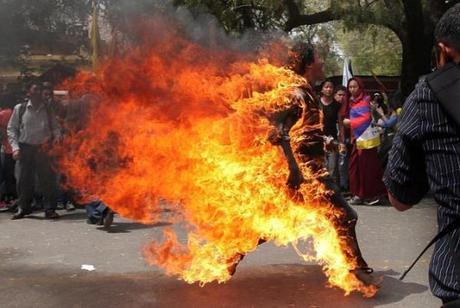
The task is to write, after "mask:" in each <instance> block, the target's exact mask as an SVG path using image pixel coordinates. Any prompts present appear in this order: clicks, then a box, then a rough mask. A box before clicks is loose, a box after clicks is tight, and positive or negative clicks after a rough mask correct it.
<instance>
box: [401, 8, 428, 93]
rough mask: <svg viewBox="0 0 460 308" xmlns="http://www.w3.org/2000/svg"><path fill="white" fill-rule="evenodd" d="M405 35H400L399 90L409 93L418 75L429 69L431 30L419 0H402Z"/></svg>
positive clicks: (425, 72)
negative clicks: (400, 64)
mask: <svg viewBox="0 0 460 308" xmlns="http://www.w3.org/2000/svg"><path fill="white" fill-rule="evenodd" d="M403 6H404V13H405V15H406V21H405V25H404V28H405V30H406V31H405V37H404V36H403V37H400V38H401V42H402V46H403V60H402V71H401V92H402V94H403V97H406V96H407V95H409V94H410V92H411V91H412V89H413V88H414V86H415V84H416V83H417V81H418V80H419V78H420V76H422V75H425V74H427V73H429V72H430V71H431V50H432V46H433V30H432V29H431V28H432V27H431V26H430V25H429V24H427V23H426V22H425V21H426V20H427V19H425V16H424V14H423V7H422V3H421V1H420V0H403Z"/></svg>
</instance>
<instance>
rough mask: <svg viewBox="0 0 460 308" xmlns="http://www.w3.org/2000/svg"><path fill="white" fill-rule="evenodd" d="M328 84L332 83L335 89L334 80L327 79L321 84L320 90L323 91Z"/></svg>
mask: <svg viewBox="0 0 460 308" xmlns="http://www.w3.org/2000/svg"><path fill="white" fill-rule="evenodd" d="M328 82H329V83H332V88H334V87H335V83H334V81H333V80H332V79H330V78H327V79H326V80H324V81H323V82H321V85H320V89H323V87H324V85H325V84H326V83H328Z"/></svg>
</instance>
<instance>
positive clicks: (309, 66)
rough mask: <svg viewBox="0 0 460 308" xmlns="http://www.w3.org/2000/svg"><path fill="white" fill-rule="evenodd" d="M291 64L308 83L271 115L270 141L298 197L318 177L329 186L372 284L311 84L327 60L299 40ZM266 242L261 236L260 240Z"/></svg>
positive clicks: (351, 248) (340, 223)
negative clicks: (328, 158) (334, 174)
mask: <svg viewBox="0 0 460 308" xmlns="http://www.w3.org/2000/svg"><path fill="white" fill-rule="evenodd" d="M288 66H289V68H290V69H291V70H292V71H294V72H295V73H296V74H298V75H301V76H303V77H304V78H305V79H306V81H307V83H306V84H305V85H304V86H302V87H299V88H296V89H295V91H294V92H293V93H292V97H291V98H290V102H291V104H288V105H287V106H286V105H285V106H284V107H283V109H279V110H277V111H276V112H274V113H273V114H271V115H269V118H270V121H271V123H272V124H273V126H274V129H273V131H272V133H271V134H270V136H269V141H270V142H271V143H272V144H273V145H276V146H281V148H282V150H283V152H284V155H285V157H286V160H287V162H288V166H289V176H288V179H287V186H288V189H289V191H290V194H291V196H292V198H293V199H294V200H296V201H299V202H301V201H302V200H303V196H302V195H301V193H300V192H299V191H298V190H299V188H300V186H301V184H302V183H303V182H308V181H311V180H313V179H317V180H319V181H320V182H321V183H323V184H324V186H325V187H326V188H327V190H326V191H325V192H324V193H321V194H323V195H322V196H321V197H322V198H325V199H327V200H328V203H329V204H331V205H332V206H333V207H335V208H338V209H340V211H341V212H342V215H340V217H335V216H332V215H331V219H333V220H334V224H335V225H336V228H337V229H338V232H339V234H340V236H341V237H343V238H346V244H347V246H348V247H344V254H345V255H347V256H349V257H351V258H352V259H355V260H356V264H357V267H356V268H355V269H354V270H353V272H354V273H355V274H356V276H357V277H358V279H360V280H362V281H363V282H364V283H365V284H371V283H372V282H373V278H372V276H370V274H371V273H372V272H373V269H372V268H370V267H369V266H368V265H367V263H366V261H365V260H364V259H363V257H362V255H361V251H360V249H359V246H358V241H357V238H356V232H355V226H356V222H357V219H358V217H357V214H356V212H355V211H354V210H353V209H352V208H351V207H350V206H349V205H348V203H347V202H346V201H345V200H344V199H343V197H342V196H341V195H340V192H339V189H338V187H337V186H336V184H335V183H334V181H333V180H332V178H331V177H330V176H329V174H328V172H327V169H326V166H325V163H324V149H325V147H330V146H332V145H329V144H327V143H326V144H325V138H324V135H323V132H322V123H321V122H322V115H321V112H320V109H319V104H318V102H317V99H316V95H315V94H314V92H313V89H312V86H311V85H314V84H315V83H317V82H319V81H321V80H324V70H323V66H324V61H323V60H322V59H321V58H320V57H319V55H318V53H317V52H316V51H315V49H314V47H313V46H311V45H309V44H306V43H300V42H299V43H297V44H296V45H295V46H294V47H293V48H292V50H291V52H290V56H289V62H288ZM263 242H264V240H263V239H261V240H260V241H259V244H260V243H263ZM243 257H244V255H243V254H238V255H236V256H235V257H234V258H232V259H231V260H229V263H231V265H230V266H229V268H228V270H229V272H230V274H232V275H233V274H234V272H235V270H236V266H237V265H238V263H239V262H240V261H241V260H242V259H243Z"/></svg>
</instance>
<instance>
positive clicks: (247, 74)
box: [61, 26, 376, 296]
mask: <svg viewBox="0 0 460 308" xmlns="http://www.w3.org/2000/svg"><path fill="white" fill-rule="evenodd" d="M151 32H152V33H158V31H154V30H152V31H151ZM274 63H276V62H272V61H269V60H266V59H262V58H260V57H258V56H257V55H255V54H252V53H242V52H238V51H228V50H226V51H215V50H208V49H206V48H204V47H202V46H200V45H199V44H197V43H195V42H193V41H191V40H189V39H187V37H185V35H183V34H181V29H180V28H178V27H173V26H170V27H169V32H166V33H163V34H162V35H161V37H159V38H154V39H149V40H148V43H145V45H144V46H142V47H139V48H137V49H134V50H131V51H130V52H129V53H128V54H126V55H125V56H123V57H120V58H114V59H110V60H109V61H107V63H105V64H104V65H103V66H102V67H101V68H100V70H99V71H98V72H97V74H96V76H95V77H93V76H91V75H90V74H88V73H82V74H80V75H79V76H77V77H76V78H75V79H74V80H71V81H69V86H70V87H71V88H73V89H74V91H77V92H78V91H81V90H83V89H85V90H89V91H91V92H92V93H96V94H97V95H98V96H99V99H100V103H99V104H98V105H97V106H96V107H95V108H94V110H93V111H92V113H91V116H90V118H89V121H88V123H87V126H86V128H85V129H84V130H83V131H80V132H78V133H75V134H73V135H71V136H70V137H69V138H68V139H67V140H65V144H64V148H67V149H68V148H71V149H73V150H72V151H69V152H67V153H65V155H64V157H63V158H62V159H61V166H62V168H63V169H64V170H66V173H67V174H68V176H69V179H70V181H71V185H73V186H74V187H77V188H79V189H80V190H82V191H85V192H87V193H88V195H97V196H99V197H100V198H101V199H102V200H104V202H106V203H107V204H109V205H110V207H111V208H113V209H114V210H115V211H116V212H118V213H120V215H122V216H124V217H128V218H131V219H134V220H137V221H140V222H143V223H152V222H155V221H158V220H159V219H160V217H159V215H160V214H158V213H161V209H162V208H163V207H164V204H165V202H164V201H163V200H166V201H167V202H166V203H167V204H168V205H169V207H173V208H174V212H175V213H178V214H177V216H174V217H173V219H174V222H176V223H182V225H184V226H185V227H186V228H187V230H188V237H187V242H186V243H181V242H180V241H179V240H178V238H177V235H176V233H175V231H174V230H173V229H168V230H166V231H165V239H164V241H163V242H162V243H158V242H153V243H151V244H150V245H149V247H147V248H146V249H145V254H146V258H147V260H148V262H149V263H151V264H155V265H158V266H160V267H162V268H164V269H165V270H166V272H167V273H168V274H170V275H175V276H179V277H180V278H182V279H183V280H185V281H186V282H188V283H194V282H200V283H202V284H205V283H208V282H211V281H218V282H225V281H227V280H228V279H230V277H231V276H230V274H229V272H228V266H229V264H228V262H229V260H230V259H231V258H232V257H233V256H235V254H237V253H247V252H250V251H253V250H255V249H256V247H257V243H258V241H259V239H260V238H263V239H266V240H271V241H273V242H274V243H275V244H276V245H280V246H281V245H288V244H291V245H293V246H294V247H297V244H298V243H299V241H301V240H306V239H310V238H312V239H313V244H314V249H315V251H316V254H315V255H311V256H306V255H303V254H301V253H300V252H299V249H297V248H296V251H298V252H299V255H301V257H302V258H304V259H305V260H309V261H311V260H314V261H317V262H319V263H320V264H321V265H322V266H323V269H324V271H325V273H326V275H327V276H328V278H329V283H330V284H331V285H332V286H338V287H340V288H342V289H343V290H344V291H345V293H346V294H349V293H350V292H352V291H359V292H362V293H363V294H364V295H365V296H372V295H374V294H375V292H376V287H374V286H372V285H371V286H368V285H365V284H363V283H362V282H361V281H360V280H359V279H357V278H356V276H355V275H354V274H353V273H352V272H351V270H352V269H354V268H355V263H356V260H352V259H347V256H346V255H345V254H344V251H345V250H346V249H344V246H345V245H346V244H345V241H344V240H343V239H342V238H340V237H339V236H338V232H337V230H336V228H335V226H334V225H333V223H332V222H331V221H330V219H329V218H330V217H331V216H334V215H341V213H340V212H339V211H338V210H335V209H333V208H332V207H331V205H330V204H328V203H327V201H326V200H325V199H324V198H322V197H321V196H322V195H323V194H324V191H325V187H324V186H323V185H322V184H321V183H320V182H318V181H317V180H315V178H314V176H313V175H309V174H306V175H305V177H306V179H307V181H305V183H303V184H302V186H301V188H300V189H299V191H300V193H301V194H302V195H303V201H301V202H300V201H295V200H293V198H292V197H291V196H290V194H289V193H288V191H287V188H286V184H285V183H286V178H287V176H288V170H287V167H286V162H285V159H284V158H283V154H282V153H281V151H280V149H278V148H277V147H274V146H273V145H271V144H270V143H269V142H268V141H267V136H268V133H269V131H270V129H271V125H270V123H269V120H268V119H267V116H266V115H267V114H269V113H270V111H271V110H273V109H274V108H276V107H277V106H279V105H282V104H286V103H288V101H287V97H288V94H289V92H290V91H292V90H293V89H294V88H295V87H297V86H299V85H302V84H304V83H305V82H306V81H305V80H304V79H302V78H300V77H299V76H297V75H295V74H294V73H293V72H291V71H290V70H288V69H285V68H283V67H281V66H279V65H275V64H274Z"/></svg>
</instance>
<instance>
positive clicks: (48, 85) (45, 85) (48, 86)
mask: <svg viewBox="0 0 460 308" xmlns="http://www.w3.org/2000/svg"><path fill="white" fill-rule="evenodd" d="M42 89H43V90H50V91H53V90H54V85H53V84H52V83H51V82H49V81H45V82H44V83H42Z"/></svg>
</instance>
